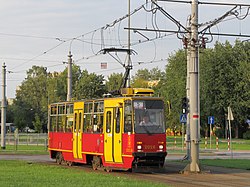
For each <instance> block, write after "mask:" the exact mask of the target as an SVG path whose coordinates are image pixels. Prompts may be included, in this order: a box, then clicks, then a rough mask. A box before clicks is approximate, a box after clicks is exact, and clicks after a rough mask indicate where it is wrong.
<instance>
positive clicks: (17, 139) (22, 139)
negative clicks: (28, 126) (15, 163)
mask: <svg viewBox="0 0 250 187" xmlns="http://www.w3.org/2000/svg"><path fill="white" fill-rule="evenodd" d="M5 141H6V145H37V146H38V145H42V146H45V147H46V146H47V144H48V134H47V133H18V134H15V133H7V134H6V139H5Z"/></svg>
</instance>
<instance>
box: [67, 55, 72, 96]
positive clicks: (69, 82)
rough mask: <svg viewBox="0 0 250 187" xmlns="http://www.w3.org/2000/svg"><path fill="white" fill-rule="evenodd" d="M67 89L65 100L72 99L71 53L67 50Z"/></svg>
mask: <svg viewBox="0 0 250 187" xmlns="http://www.w3.org/2000/svg"><path fill="white" fill-rule="evenodd" d="M68 57H69V58H68V91H67V101H71V99H72V54H71V51H69V55H68Z"/></svg>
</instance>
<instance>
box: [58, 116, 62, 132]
mask: <svg viewBox="0 0 250 187" xmlns="http://www.w3.org/2000/svg"><path fill="white" fill-rule="evenodd" d="M57 132H63V116H58V122H57Z"/></svg>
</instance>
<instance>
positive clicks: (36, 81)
mask: <svg viewBox="0 0 250 187" xmlns="http://www.w3.org/2000/svg"><path fill="white" fill-rule="evenodd" d="M46 93H47V72H46V68H44V67H39V66H33V67H32V68H31V69H29V70H28V71H27V78H26V79H25V80H24V81H23V82H22V84H21V86H20V87H19V90H17V93H16V100H15V101H14V106H13V107H14V114H15V115H14V122H15V125H16V126H17V127H18V128H20V129H22V128H24V127H25V126H29V127H31V128H33V123H32V121H33V120H34V118H35V113H37V114H39V117H40V119H42V121H41V123H42V124H43V125H45V126H46V123H47V94H46Z"/></svg>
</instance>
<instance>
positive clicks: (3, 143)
mask: <svg viewBox="0 0 250 187" xmlns="http://www.w3.org/2000/svg"><path fill="white" fill-rule="evenodd" d="M2 67H3V69H2V75H3V82H2V86H3V88H2V96H3V98H2V118H1V149H5V148H6V141H5V135H6V66H5V63H3V66H2Z"/></svg>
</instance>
